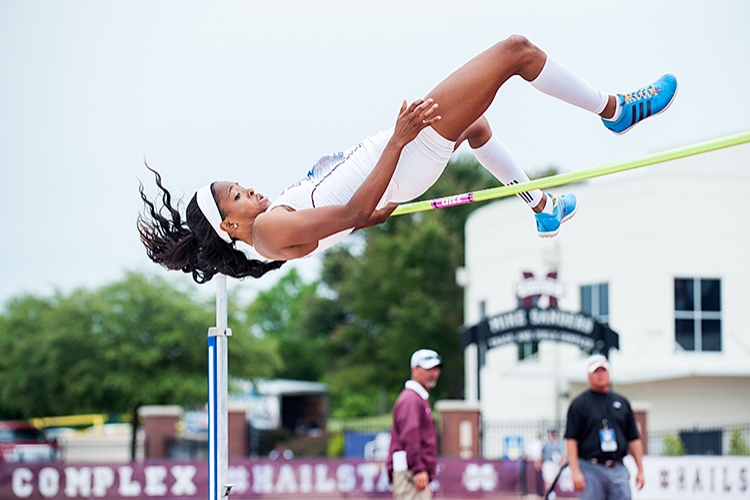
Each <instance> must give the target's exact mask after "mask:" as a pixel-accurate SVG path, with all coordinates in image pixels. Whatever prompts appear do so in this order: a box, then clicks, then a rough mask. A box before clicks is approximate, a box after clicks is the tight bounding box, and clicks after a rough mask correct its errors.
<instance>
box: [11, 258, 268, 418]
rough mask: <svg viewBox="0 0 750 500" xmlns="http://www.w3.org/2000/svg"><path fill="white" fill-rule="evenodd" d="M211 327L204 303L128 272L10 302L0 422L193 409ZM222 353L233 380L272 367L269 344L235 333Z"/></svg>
mask: <svg viewBox="0 0 750 500" xmlns="http://www.w3.org/2000/svg"><path fill="white" fill-rule="evenodd" d="M235 309H236V308H235ZM234 323H236V320H235V319H234V318H230V327H231V326H233V324H234ZM213 324H215V312H214V306H213V303H212V302H205V301H200V300H197V299H196V298H195V296H194V295H193V294H191V293H188V292H185V291H180V290H177V289H175V288H174V287H172V286H170V285H169V284H168V283H167V282H165V281H163V280H161V279H158V278H153V277H147V276H144V275H141V274H137V273H128V274H127V275H126V277H125V279H124V280H122V281H120V282H117V283H114V284H111V285H108V286H105V287H102V288H100V289H99V290H96V291H93V292H92V291H87V290H76V291H74V292H72V293H71V294H70V295H67V296H66V295H63V294H60V293H58V294H56V295H54V296H53V297H49V298H40V297H34V296H24V297H19V298H16V299H14V300H12V301H11V302H10V303H9V304H8V306H7V308H6V311H5V313H4V314H3V315H2V316H0V350H1V352H3V356H2V358H0V414H2V417H3V418H29V417H34V416H48V415H64V414H75V413H89V412H103V411H108V412H113V413H124V412H132V411H133V410H134V408H135V407H136V406H137V405H139V404H180V405H185V406H195V405H200V404H203V403H204V402H205V401H206V397H207V384H206V372H207V355H206V338H207V337H206V334H207V331H208V327H209V326H211V325H213ZM229 351H230V352H229V356H230V360H229V367H230V368H229V369H230V374H232V375H234V376H243V377H247V376H253V375H268V374H270V373H271V372H272V371H273V370H274V369H276V365H277V364H278V363H279V357H278V355H277V354H276V351H275V346H274V345H273V343H272V342H269V341H260V340H257V339H254V338H253V337H252V336H251V335H249V334H248V333H247V332H245V334H244V335H243V334H242V333H241V332H239V334H235V336H234V337H233V341H232V343H231V347H230V350H229Z"/></svg>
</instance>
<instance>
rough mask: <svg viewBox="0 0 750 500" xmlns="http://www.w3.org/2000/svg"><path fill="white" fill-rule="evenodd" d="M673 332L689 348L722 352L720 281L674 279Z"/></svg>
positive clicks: (688, 349)
mask: <svg viewBox="0 0 750 500" xmlns="http://www.w3.org/2000/svg"><path fill="white" fill-rule="evenodd" d="M674 331H675V340H676V341H677V343H678V344H679V345H680V346H681V347H682V348H683V349H685V350H686V351H721V280H718V279H703V278H675V280H674Z"/></svg>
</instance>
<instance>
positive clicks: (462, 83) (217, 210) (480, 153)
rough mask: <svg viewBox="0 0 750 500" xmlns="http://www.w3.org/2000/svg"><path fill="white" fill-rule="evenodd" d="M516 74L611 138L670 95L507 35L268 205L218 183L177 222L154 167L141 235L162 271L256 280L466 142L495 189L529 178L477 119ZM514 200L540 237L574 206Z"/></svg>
mask: <svg viewBox="0 0 750 500" xmlns="http://www.w3.org/2000/svg"><path fill="white" fill-rule="evenodd" d="M515 75H518V76H520V77H521V78H523V79H524V80H526V81H528V82H529V83H531V85H532V86H533V87H535V88H536V89H538V90H540V91H541V92H544V93H545V94H548V95H551V96H553V97H556V98H559V99H561V100H563V101H565V102H568V103H570V104H573V105H575V106H578V107H580V108H583V109H585V110H588V111H590V112H592V113H595V114H598V115H599V116H600V117H601V119H602V121H603V123H604V125H605V126H606V127H607V128H608V129H610V130H611V131H613V132H614V133H616V134H623V133H625V132H627V131H628V130H630V128H632V127H633V126H634V125H635V124H636V123H638V122H640V121H642V120H643V119H645V118H648V117H649V116H653V115H656V114H659V113H661V112H663V111H665V110H666V109H667V107H669V105H670V104H671V103H672V101H673V99H674V96H675V94H676V92H677V80H676V79H675V77H674V76H673V75H670V74H666V75H664V76H662V77H661V78H660V79H659V80H657V81H656V82H654V83H653V84H651V85H648V86H646V87H643V88H641V89H639V90H637V91H635V92H632V93H629V94H617V95H608V94H604V93H602V92H600V91H599V90H597V89H595V88H593V87H592V86H590V85H589V84H587V83H586V82H584V81H583V80H582V79H581V78H579V77H578V76H577V75H575V74H574V73H573V72H572V71H570V70H569V69H568V68H566V67H565V66H563V65H561V64H560V63H559V62H557V61H556V60H555V59H553V58H551V57H549V56H547V55H546V54H545V53H544V52H543V51H541V50H540V49H539V48H538V47H536V46H535V45H533V44H532V43H531V42H529V41H528V40H527V39H526V38H525V37H523V36H519V35H513V36H511V37H509V38H507V39H506V40H503V41H501V42H499V43H497V44H496V45H494V46H492V47H491V48H489V49H488V50H486V51H484V52H483V53H481V54H479V55H478V56H476V57H475V58H473V59H472V60H470V61H469V62H468V63H466V64H465V65H464V66H462V67H461V68H459V69H458V70H457V71H456V72H454V73H453V74H451V75H450V76H448V78H446V79H445V80H443V81H442V82H441V83H440V84H439V85H438V86H437V87H435V89H433V90H432V91H431V92H429V93H428V94H427V96H425V98H424V99H423V100H422V99H420V100H417V101H415V102H414V103H412V104H411V105H410V106H407V105H406V101H404V103H403V104H402V106H401V111H400V113H399V115H398V118H397V120H396V124H395V126H394V127H393V128H391V129H389V130H386V131H384V132H380V133H378V134H376V135H374V136H372V137H369V138H367V139H365V140H363V141H362V142H360V143H359V144H356V145H355V146H353V147H351V148H350V149H348V150H346V151H344V152H341V153H336V154H333V155H328V156H325V157H323V158H321V159H320V160H318V162H317V163H316V164H315V165H314V167H313V168H312V169H311V170H310V171H309V172H308V173H307V175H306V176H305V177H304V178H303V179H302V180H301V181H299V182H297V183H295V184H293V185H292V186H290V187H289V188H288V189H286V190H285V191H284V192H283V193H281V195H280V196H279V197H278V198H277V199H276V200H275V201H273V202H272V201H271V200H270V199H269V198H267V197H265V196H263V195H262V194H260V193H259V192H257V191H255V189H253V188H245V187H242V186H240V185H239V184H237V183H236V182H227V181H217V182H213V183H211V184H209V185H207V186H204V187H202V188H201V189H199V190H198V191H197V192H196V194H195V195H194V196H193V197H192V199H191V200H190V202H189V203H188V205H187V209H186V221H184V220H183V218H182V215H181V214H180V210H179V206H178V207H177V208H175V207H174V206H172V204H171V198H172V197H171V194H170V192H169V191H168V190H167V189H166V188H165V187H164V186H163V185H162V182H161V176H160V175H159V174H158V172H156V171H153V172H154V174H155V176H156V184H157V186H158V187H159V189H160V190H161V192H162V195H161V202H162V204H163V207H157V206H156V204H155V202H152V201H151V200H149V199H148V198H147V197H146V195H145V194H144V189H143V185H141V187H140V193H141V198H142V200H143V202H144V204H145V207H144V208H145V211H144V213H143V214H141V216H140V217H139V218H138V230H139V232H140V237H141V240H142V241H143V244H144V245H145V246H146V252H147V254H148V256H149V258H151V260H153V261H154V262H156V263H158V264H161V265H163V266H164V267H166V268H168V269H172V270H181V271H183V272H185V273H191V274H192V275H193V279H194V280H195V281H196V282H198V283H204V282H206V281H208V280H210V279H211V278H212V277H213V276H214V275H215V274H216V273H222V274H225V275H227V276H232V277H235V278H243V277H247V276H252V277H255V278H259V277H260V276H262V275H263V274H265V273H266V272H267V271H269V270H272V269H277V268H278V267H279V266H281V264H282V263H283V262H284V261H287V260H291V259H298V258H301V257H305V256H308V255H311V254H313V253H315V252H319V251H322V250H324V249H326V248H329V247H330V246H331V245H333V244H334V243H336V242H337V241H339V240H341V239H342V238H343V237H344V236H346V235H347V234H349V233H350V232H351V231H353V230H354V229H359V228H364V227H369V226H372V225H375V224H380V223H382V222H383V221H385V220H386V219H387V218H388V216H389V215H390V214H391V213H392V212H393V211H394V210H395V209H396V207H397V206H398V204H399V203H403V202H407V201H410V200H413V199H415V198H417V197H419V196H420V195H422V194H423V193H424V192H425V191H426V190H427V189H428V188H429V187H430V186H431V185H432V184H433V183H434V182H435V181H436V180H437V179H438V177H440V175H441V173H442V172H443V169H444V168H445V165H446V164H447V163H448V160H449V159H450V156H451V154H452V153H453V151H454V150H455V149H456V148H457V147H458V146H459V145H460V144H461V143H462V142H463V141H468V143H469V145H470V147H471V148H472V150H473V152H474V155H475V156H476V158H477V160H479V162H480V163H481V164H482V165H483V166H484V167H485V168H486V169H487V170H489V171H490V172H491V173H492V174H493V175H494V176H495V177H497V179H498V180H500V182H502V183H503V184H505V185H508V184H518V183H523V182H527V181H528V180H529V178H528V176H527V175H526V174H525V173H524V171H523V169H521V167H520V166H519V165H518V164H517V163H516V162H515V160H514V159H513V158H512V157H511V155H510V153H509V152H508V150H507V149H506V148H505V146H504V145H503V144H502V143H501V142H500V141H499V140H498V139H497V138H496V137H495V136H494V135H493V134H492V130H491V129H490V126H489V123H488V122H487V119H486V118H485V117H484V112H485V110H486V109H487V108H488V107H489V106H490V104H491V103H492V101H493V100H494V98H495V95H496V93H497V91H498V89H499V88H500V87H501V86H502V85H503V83H505V81H506V80H508V79H509V78H510V77H512V76H515ZM519 197H520V198H521V199H522V200H523V201H525V202H526V203H527V204H528V205H529V207H530V208H531V209H532V210H533V212H534V214H535V217H536V224H537V232H538V234H539V236H541V237H552V236H555V235H556V234H557V233H558V231H559V229H560V225H561V224H562V223H563V222H565V221H566V220H568V219H570V218H571V217H572V216H573V215H574V214H575V212H576V204H577V200H576V198H575V196H573V195H572V194H564V195H561V196H554V195H552V194H548V193H544V192H542V191H540V190H534V191H529V192H524V193H520V194H519ZM163 209H166V212H167V214H166V215H164V213H163ZM236 240H241V241H244V242H245V243H247V244H249V245H252V246H253V247H254V248H255V250H256V252H257V253H258V254H260V255H261V256H263V257H265V258H266V259H268V261H261V260H256V259H250V258H248V257H247V256H246V255H245V253H244V252H243V251H241V250H239V249H236V248H235V245H234V243H235V241H236Z"/></svg>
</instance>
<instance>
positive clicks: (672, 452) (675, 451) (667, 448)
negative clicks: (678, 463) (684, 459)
mask: <svg viewBox="0 0 750 500" xmlns="http://www.w3.org/2000/svg"><path fill="white" fill-rule="evenodd" d="M664 454H665V455H666V456H669V457H679V456H682V455H686V454H687V449H686V448H685V444H684V443H683V442H682V440H681V439H680V438H679V437H678V436H676V435H674V434H667V435H666V436H664Z"/></svg>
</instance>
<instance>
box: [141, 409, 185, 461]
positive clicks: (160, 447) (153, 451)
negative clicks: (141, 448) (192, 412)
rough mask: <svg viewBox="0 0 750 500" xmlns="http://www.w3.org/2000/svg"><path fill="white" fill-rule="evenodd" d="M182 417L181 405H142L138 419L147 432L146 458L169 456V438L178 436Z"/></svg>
mask: <svg viewBox="0 0 750 500" xmlns="http://www.w3.org/2000/svg"><path fill="white" fill-rule="evenodd" d="M180 418H182V408H180V407H179V406H176V405H173V406H166V405H165V406H141V407H140V408H138V419H139V420H140V422H141V426H142V427H143V431H144V433H145V434H146V443H145V453H144V455H145V458H146V459H149V458H167V446H166V444H167V440H168V439H176V438H177V424H178V423H179V421H180Z"/></svg>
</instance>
